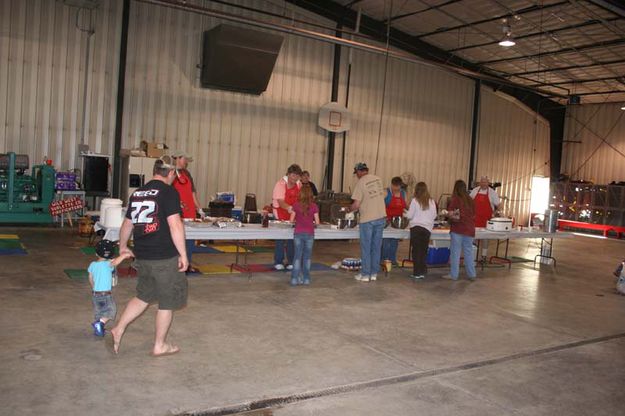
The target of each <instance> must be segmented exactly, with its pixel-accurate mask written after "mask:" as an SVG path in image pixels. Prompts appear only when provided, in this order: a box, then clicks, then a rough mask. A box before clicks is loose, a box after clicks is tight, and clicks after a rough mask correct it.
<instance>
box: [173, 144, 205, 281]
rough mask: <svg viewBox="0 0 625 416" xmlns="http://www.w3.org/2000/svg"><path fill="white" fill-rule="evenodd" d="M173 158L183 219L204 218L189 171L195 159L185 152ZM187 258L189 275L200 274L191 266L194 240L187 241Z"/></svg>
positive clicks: (178, 152)
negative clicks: (190, 163)
mask: <svg viewBox="0 0 625 416" xmlns="http://www.w3.org/2000/svg"><path fill="white" fill-rule="evenodd" d="M171 156H172V157H173V158H174V160H175V161H176V178H175V179H174V183H173V184H172V186H173V187H174V188H175V189H176V191H178V195H179V196H180V208H181V209H182V218H183V219H184V218H190V219H195V218H196V216H197V215H198V214H199V215H200V217H202V218H203V217H204V211H203V210H202V208H201V207H200V203H199V202H198V200H197V195H196V191H195V184H194V182H193V177H192V176H191V173H190V172H189V171H188V170H187V167H188V166H189V162H193V158H191V157H189V156H188V155H187V154H186V153H185V152H182V151H175V152H172V154H171ZM186 245H187V258H188V260H189V267H188V268H187V273H199V270H198V269H196V268H195V267H193V266H192V265H191V256H192V253H193V248H194V247H195V241H194V240H186Z"/></svg>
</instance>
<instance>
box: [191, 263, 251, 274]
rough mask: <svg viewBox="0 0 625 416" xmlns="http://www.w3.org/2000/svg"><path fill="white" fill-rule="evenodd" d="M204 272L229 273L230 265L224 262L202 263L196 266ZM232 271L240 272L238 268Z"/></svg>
mask: <svg viewBox="0 0 625 416" xmlns="http://www.w3.org/2000/svg"><path fill="white" fill-rule="evenodd" d="M196 267H197V269H199V270H200V272H202V274H229V273H230V266H224V265H223V264H201V265H199V266H196ZM232 273H240V272H239V271H238V270H235V269H232Z"/></svg>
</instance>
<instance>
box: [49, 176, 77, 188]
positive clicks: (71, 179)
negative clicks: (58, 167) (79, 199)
mask: <svg viewBox="0 0 625 416" xmlns="http://www.w3.org/2000/svg"><path fill="white" fill-rule="evenodd" d="M76 178H77V175H76V174H75V173H74V172H56V173H55V175H54V189H56V190H57V191H75V190H77V189H78V184H77V183H76Z"/></svg>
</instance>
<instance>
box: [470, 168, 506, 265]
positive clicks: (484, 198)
mask: <svg viewBox="0 0 625 416" xmlns="http://www.w3.org/2000/svg"><path fill="white" fill-rule="evenodd" d="M470 195H471V198H473V201H475V226H476V227H486V223H487V222H488V220H490V219H491V218H493V216H494V215H495V212H497V209H498V208H499V204H500V203H501V202H500V200H499V195H497V192H495V190H494V189H493V188H491V187H490V180H489V179H488V176H482V177H481V178H480V183H479V186H476V187H475V188H473V190H472V191H471V193H470ZM481 245H482V259H486V257H487V256H488V240H483V241H482V242H481Z"/></svg>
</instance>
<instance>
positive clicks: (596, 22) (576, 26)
mask: <svg viewBox="0 0 625 416" xmlns="http://www.w3.org/2000/svg"><path fill="white" fill-rule="evenodd" d="M615 20H620V18H619V17H612V18H610V19H605V21H607V22H614V21H615ZM600 24H602V21H601V20H596V19H594V20H588V21H586V22H583V23H578V24H574V25H569V26H563V27H559V28H557V29H552V30H547V31H540V32H533V33H528V34H525V35H520V36H514V39H515V40H521V39H528V38H533V37H536V36H543V35H554V34H556V33H560V32H564V31H566V30H571V29H579V28H583V27H587V26H594V25H600ZM497 44H499V41H498V40H497V41H489V42H484V43H475V44H472V45H466V46H461V47H459V48H454V49H447V51H448V52H451V53H454V52H458V51H463V50H466V49H472V48H479V47H483V46H491V45H497Z"/></svg>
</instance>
